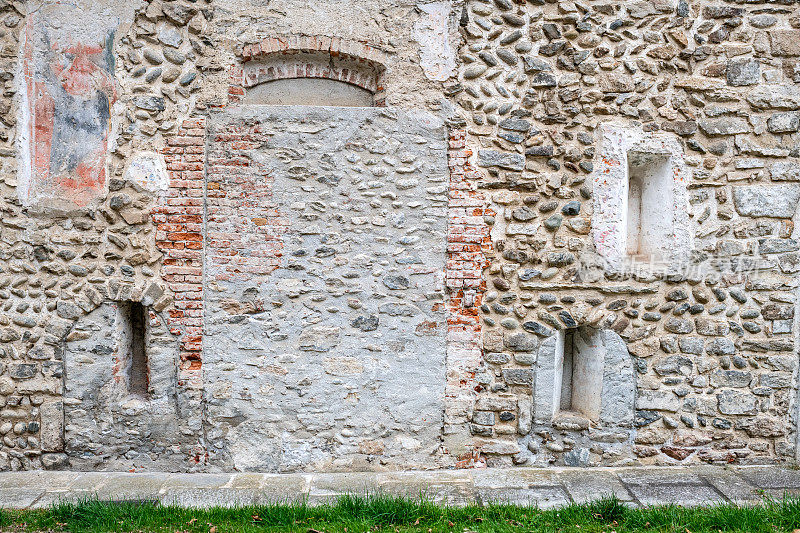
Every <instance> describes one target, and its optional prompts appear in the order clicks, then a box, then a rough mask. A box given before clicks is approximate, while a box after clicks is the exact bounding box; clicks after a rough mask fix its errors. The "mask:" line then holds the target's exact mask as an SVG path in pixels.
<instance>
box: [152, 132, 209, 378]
mask: <svg viewBox="0 0 800 533" xmlns="http://www.w3.org/2000/svg"><path fill="white" fill-rule="evenodd" d="M205 125H206V124H205V118H192V119H188V120H186V121H184V123H183V125H182V126H181V128H180V129H179V130H178V132H177V134H176V135H175V136H173V137H170V138H168V139H167V146H166V147H165V148H164V149H163V154H164V159H165V161H166V164H167V172H168V174H169V189H168V190H167V193H166V195H165V196H164V197H162V198H161V199H160V202H159V205H158V207H157V208H156V209H154V211H153V221H154V222H155V224H156V232H157V233H156V245H157V246H158V248H159V249H160V250H161V251H162V252H163V253H164V260H163V267H162V270H161V276H162V278H163V279H164V281H165V282H166V283H167V285H168V286H169V288H170V290H171V291H172V293H173V297H174V305H173V307H172V308H171V309H169V317H168V321H169V326H170V330H171V331H172V333H173V334H175V335H178V336H180V338H181V341H180V343H181V345H180V372H179V376H178V379H179V384H180V385H181V386H190V387H196V386H200V385H201V375H200V369H201V366H202V350H203V346H202V341H203V185H204V173H203V167H204V162H205Z"/></svg>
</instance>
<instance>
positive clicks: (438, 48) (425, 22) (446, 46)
mask: <svg viewBox="0 0 800 533" xmlns="http://www.w3.org/2000/svg"><path fill="white" fill-rule="evenodd" d="M418 7H419V9H420V11H422V16H421V18H420V19H419V20H418V21H417V23H416V24H415V25H414V37H415V38H416V39H417V41H418V42H419V44H420V65H421V66H422V70H423V72H424V73H425V76H426V77H427V78H428V79H429V80H434V81H446V80H447V79H448V78H450V76H452V75H453V73H454V72H455V68H456V59H455V55H454V54H453V48H452V47H451V46H450V39H449V34H450V32H449V31H448V26H447V18H448V16H449V15H450V12H451V10H452V6H451V4H450V2H432V3H430V4H421V5H419V6H418Z"/></svg>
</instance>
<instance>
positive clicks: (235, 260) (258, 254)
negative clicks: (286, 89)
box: [206, 123, 288, 281]
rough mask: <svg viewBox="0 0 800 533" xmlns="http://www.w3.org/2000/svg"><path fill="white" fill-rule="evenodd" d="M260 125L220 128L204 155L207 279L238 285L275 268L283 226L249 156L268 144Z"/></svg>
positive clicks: (268, 183)
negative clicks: (206, 163)
mask: <svg viewBox="0 0 800 533" xmlns="http://www.w3.org/2000/svg"><path fill="white" fill-rule="evenodd" d="M268 140H269V136H268V135H266V134H265V133H263V130H262V126H261V125H260V124H256V125H246V124H243V123H235V124H229V125H227V126H221V127H220V129H219V130H218V131H215V132H214V133H213V139H212V144H211V145H210V146H209V154H208V192H207V209H208V213H207V216H208V219H207V226H206V228H207V229H206V231H207V244H206V262H207V275H208V276H209V278H210V279H214V280H217V281H241V280H249V279H252V278H253V277H258V276H264V275H268V274H270V273H272V272H273V271H274V270H275V269H276V268H278V267H279V266H280V263H281V257H282V255H283V235H284V233H286V230H287V228H288V222H287V221H286V220H285V219H284V218H282V217H281V216H280V213H279V212H278V206H277V204H276V203H275V201H274V199H273V197H272V187H273V182H274V180H273V178H272V176H269V175H267V173H266V171H265V170H264V169H263V168H262V167H261V165H259V164H258V163H257V162H255V161H253V160H252V158H251V157H250V154H251V153H252V152H253V150H255V149H257V148H259V147H260V146H262V145H263V144H264V143H266V142H268Z"/></svg>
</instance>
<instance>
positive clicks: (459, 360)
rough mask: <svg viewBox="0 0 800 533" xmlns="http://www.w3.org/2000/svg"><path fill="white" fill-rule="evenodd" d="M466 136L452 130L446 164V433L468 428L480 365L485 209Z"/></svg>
mask: <svg viewBox="0 0 800 533" xmlns="http://www.w3.org/2000/svg"><path fill="white" fill-rule="evenodd" d="M465 138H466V132H465V131H464V130H459V129H453V130H451V131H450V149H449V152H448V165H449V167H450V194H449V206H448V221H447V268H446V272H445V279H446V284H447V289H448V292H449V301H448V318H447V323H448V331H447V385H446V388H445V431H448V427H453V428H455V427H459V426H460V427H462V428H463V427H466V426H468V425H469V415H470V413H471V411H472V404H473V402H474V398H475V394H476V393H477V392H479V391H478V390H477V388H476V387H477V385H476V383H475V372H476V371H477V369H478V368H479V366H480V365H481V361H482V359H483V349H482V340H481V322H480V315H479V313H478V308H479V307H480V305H481V298H482V297H483V293H484V292H485V291H486V281H485V280H484V279H483V270H484V269H485V268H486V267H487V266H488V261H487V259H486V256H485V253H484V252H485V251H488V250H490V249H491V238H490V236H489V226H488V225H487V224H486V223H485V221H484V216H485V215H493V214H494V213H493V212H492V211H491V210H489V209H488V208H487V201H486V198H485V197H484V195H483V193H482V192H480V191H479V190H478V188H477V183H478V180H479V178H480V173H479V172H478V171H476V170H475V169H474V168H472V167H471V165H470V164H469V161H468V158H469V157H470V155H471V152H470V151H469V150H467V149H466V139H465ZM477 452H478V451H477V450H473V453H468V454H465V455H463V456H460V457H458V458H457V466H459V467H470V466H474V465H475V462H476V460H478V459H479V454H478V453H477Z"/></svg>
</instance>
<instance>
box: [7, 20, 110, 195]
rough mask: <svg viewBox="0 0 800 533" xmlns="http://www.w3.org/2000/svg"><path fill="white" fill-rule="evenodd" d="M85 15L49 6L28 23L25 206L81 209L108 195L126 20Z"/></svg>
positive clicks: (24, 65)
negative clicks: (118, 43) (118, 46)
mask: <svg viewBox="0 0 800 533" xmlns="http://www.w3.org/2000/svg"><path fill="white" fill-rule="evenodd" d="M82 11H83V9H82V7H81V6H80V5H47V6H45V7H44V8H42V9H40V10H38V11H36V12H34V13H31V15H30V16H29V17H28V21H27V25H26V28H25V33H24V42H23V46H22V54H23V57H22V59H23V61H22V72H23V80H24V81H23V84H24V97H23V102H22V103H23V106H22V112H23V114H24V116H23V124H25V125H26V126H27V127H26V128H25V131H23V139H22V145H23V146H22V151H21V156H22V158H23V160H22V169H23V172H22V178H23V179H22V180H20V187H21V188H20V197H21V200H22V201H23V203H24V204H25V205H33V204H37V203H39V202H40V201H41V200H49V201H50V202H48V203H56V204H74V205H78V206H82V205H86V204H87V203H89V202H90V201H91V200H92V199H94V198H96V197H98V196H100V195H102V194H103V192H104V191H105V188H106V172H107V170H106V167H107V154H108V144H109V137H110V133H111V116H112V113H111V109H112V106H113V105H114V102H115V101H116V100H117V89H116V82H115V77H114V54H113V44H114V35H115V31H116V28H117V26H118V25H119V18H118V17H115V16H113V15H110V16H107V17H105V18H106V20H102V21H99V23H96V22H98V21H97V20H96V17H89V18H88V19H84V18H81V16H80V15H81V14H82ZM92 19H94V21H93V20H92ZM64 20H69V21H70V23H69V24H63V23H62V22H63V21H64ZM92 22H95V23H92Z"/></svg>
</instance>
